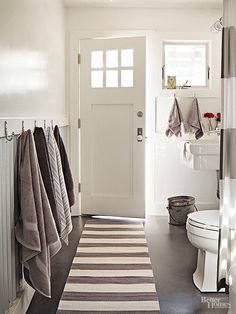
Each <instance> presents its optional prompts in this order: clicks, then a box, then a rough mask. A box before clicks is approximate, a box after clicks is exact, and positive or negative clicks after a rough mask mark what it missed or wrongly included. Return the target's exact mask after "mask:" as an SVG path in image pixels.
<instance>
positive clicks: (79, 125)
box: [78, 119, 81, 129]
mask: <svg viewBox="0 0 236 314" xmlns="http://www.w3.org/2000/svg"><path fill="white" fill-rule="evenodd" d="M80 128H81V120H80V119H78V129H80Z"/></svg>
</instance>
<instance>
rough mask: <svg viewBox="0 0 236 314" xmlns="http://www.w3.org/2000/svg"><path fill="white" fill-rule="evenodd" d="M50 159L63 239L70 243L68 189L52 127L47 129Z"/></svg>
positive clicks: (70, 226) (70, 225) (70, 227)
mask: <svg viewBox="0 0 236 314" xmlns="http://www.w3.org/2000/svg"><path fill="white" fill-rule="evenodd" d="M45 136H46V143H47V147H48V154H49V161H50V165H51V169H52V179H53V184H54V191H55V197H56V205H57V208H58V213H59V218H60V224H61V226H60V230H61V239H62V240H63V241H64V242H65V243H66V244H68V235H69V233H70V232H71V230H72V221H71V213H70V204H69V199H68V195H67V191H66V185H65V179H64V175H63V170H62V164H61V157H60V152H59V149H58V146H57V143H56V140H55V137H54V135H53V131H52V129H51V128H47V129H46V131H45Z"/></svg>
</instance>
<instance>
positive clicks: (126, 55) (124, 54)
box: [121, 49, 134, 67]
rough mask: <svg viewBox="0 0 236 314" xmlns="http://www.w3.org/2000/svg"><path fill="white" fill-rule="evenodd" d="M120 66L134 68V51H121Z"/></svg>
mask: <svg viewBox="0 0 236 314" xmlns="http://www.w3.org/2000/svg"><path fill="white" fill-rule="evenodd" d="M121 66H122V67H133V66H134V50H133V49H122V50H121Z"/></svg>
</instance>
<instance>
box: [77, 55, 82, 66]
mask: <svg viewBox="0 0 236 314" xmlns="http://www.w3.org/2000/svg"><path fill="white" fill-rule="evenodd" d="M77 62H78V64H81V54H80V53H78V59H77Z"/></svg>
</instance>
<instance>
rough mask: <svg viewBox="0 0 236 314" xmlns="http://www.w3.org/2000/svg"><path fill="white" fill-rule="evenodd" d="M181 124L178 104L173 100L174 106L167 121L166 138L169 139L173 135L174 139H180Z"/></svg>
mask: <svg viewBox="0 0 236 314" xmlns="http://www.w3.org/2000/svg"><path fill="white" fill-rule="evenodd" d="M182 122H183V118H182V114H181V111H180V108H179V104H178V101H177V99H176V98H175V100H174V104H173V106H172V109H171V111H170V115H169V120H168V128H167V130H166V136H167V137H171V136H172V135H175V136H176V137H181V136H182V132H181V125H182Z"/></svg>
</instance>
